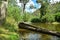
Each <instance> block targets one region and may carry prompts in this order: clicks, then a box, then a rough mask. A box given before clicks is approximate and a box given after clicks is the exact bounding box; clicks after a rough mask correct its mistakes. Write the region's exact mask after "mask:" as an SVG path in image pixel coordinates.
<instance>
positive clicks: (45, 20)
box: [42, 14, 55, 22]
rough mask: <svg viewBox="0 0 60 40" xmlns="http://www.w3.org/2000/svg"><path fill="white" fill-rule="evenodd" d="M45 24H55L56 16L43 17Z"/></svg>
mask: <svg viewBox="0 0 60 40" xmlns="http://www.w3.org/2000/svg"><path fill="white" fill-rule="evenodd" d="M42 19H43V21H44V22H54V21H55V16H54V14H46V15H44V16H43V17H42Z"/></svg>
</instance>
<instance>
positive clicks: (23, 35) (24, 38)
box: [20, 23, 60, 40]
mask: <svg viewBox="0 0 60 40" xmlns="http://www.w3.org/2000/svg"><path fill="white" fill-rule="evenodd" d="M32 25H34V26H36V27H40V28H45V29H48V30H52V31H58V32H60V24H44V23H35V24H34V23H32ZM20 40H60V38H58V37H56V36H51V35H47V34H41V33H37V32H34V31H29V30H26V31H25V30H24V31H20Z"/></svg>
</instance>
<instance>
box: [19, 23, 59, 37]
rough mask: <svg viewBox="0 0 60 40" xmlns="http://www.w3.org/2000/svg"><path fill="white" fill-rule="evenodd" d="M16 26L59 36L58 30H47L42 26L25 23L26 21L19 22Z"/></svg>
mask: <svg viewBox="0 0 60 40" xmlns="http://www.w3.org/2000/svg"><path fill="white" fill-rule="evenodd" d="M18 26H19V28H21V29H27V30H31V31H35V32H39V33H43V34H48V35H52V36H57V37H60V33H59V32H56V31H49V30H46V29H44V28H37V27H35V26H32V25H29V24H26V23H23V22H22V23H19V25H18Z"/></svg>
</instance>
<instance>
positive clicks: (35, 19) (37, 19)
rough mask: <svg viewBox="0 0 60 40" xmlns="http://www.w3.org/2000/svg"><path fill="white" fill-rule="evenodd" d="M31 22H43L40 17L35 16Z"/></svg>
mask: <svg viewBox="0 0 60 40" xmlns="http://www.w3.org/2000/svg"><path fill="white" fill-rule="evenodd" d="M31 22H32V23H39V22H41V20H40V19H39V18H33V19H32V20H31Z"/></svg>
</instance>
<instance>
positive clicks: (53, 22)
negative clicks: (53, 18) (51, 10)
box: [52, 22, 60, 24]
mask: <svg viewBox="0 0 60 40" xmlns="http://www.w3.org/2000/svg"><path fill="white" fill-rule="evenodd" d="M52 24H60V23H59V22H53V23H52Z"/></svg>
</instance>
